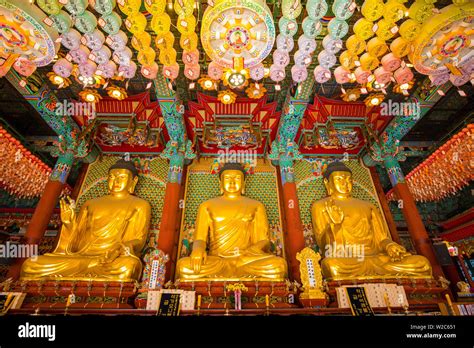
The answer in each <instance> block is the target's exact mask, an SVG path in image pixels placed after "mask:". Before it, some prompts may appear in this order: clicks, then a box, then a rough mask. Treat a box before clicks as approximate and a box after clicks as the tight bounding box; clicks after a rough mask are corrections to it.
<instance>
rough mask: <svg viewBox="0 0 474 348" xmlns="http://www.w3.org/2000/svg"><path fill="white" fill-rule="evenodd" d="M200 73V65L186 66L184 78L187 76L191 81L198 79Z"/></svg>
mask: <svg viewBox="0 0 474 348" xmlns="http://www.w3.org/2000/svg"><path fill="white" fill-rule="evenodd" d="M200 73H201V67H200V66H199V64H195V65H185V66H184V76H186V77H187V78H188V79H190V80H195V79H197V78H198V77H199V75H200Z"/></svg>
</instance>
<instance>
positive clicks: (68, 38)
mask: <svg viewBox="0 0 474 348" xmlns="http://www.w3.org/2000/svg"><path fill="white" fill-rule="evenodd" d="M61 45H63V46H64V47H66V48H67V49H68V50H77V49H78V48H79V47H80V46H81V34H80V33H79V32H78V31H77V30H76V29H70V30H69V31H68V32H66V33H64V34H62V35H61Z"/></svg>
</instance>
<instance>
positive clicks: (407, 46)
mask: <svg viewBox="0 0 474 348" xmlns="http://www.w3.org/2000/svg"><path fill="white" fill-rule="evenodd" d="M411 47H412V45H411V43H410V41H407V40H405V39H404V38H402V37H397V38H396V39H395V40H393V42H392V43H391V44H390V51H392V53H393V54H394V55H395V56H396V57H397V58H402V57H405V56H406V55H407V54H408V53H410V51H411Z"/></svg>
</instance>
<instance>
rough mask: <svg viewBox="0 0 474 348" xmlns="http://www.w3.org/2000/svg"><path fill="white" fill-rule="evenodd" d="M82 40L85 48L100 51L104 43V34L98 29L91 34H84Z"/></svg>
mask: <svg viewBox="0 0 474 348" xmlns="http://www.w3.org/2000/svg"><path fill="white" fill-rule="evenodd" d="M84 39H85V40H86V46H87V47H89V48H90V49H91V50H95V51H97V50H99V49H101V48H102V46H103V45H104V42H105V36H104V34H102V32H101V31H100V30H98V29H95V30H94V31H93V32H92V33H89V34H87V33H86V34H84Z"/></svg>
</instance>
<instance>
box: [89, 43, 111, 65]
mask: <svg viewBox="0 0 474 348" xmlns="http://www.w3.org/2000/svg"><path fill="white" fill-rule="evenodd" d="M91 55H94V56H95V59H94V61H95V62H96V63H97V64H104V63H107V62H108V61H109V59H110V56H111V55H112V52H111V51H110V49H109V48H108V47H107V46H102V47H101V48H100V49H99V50H97V51H92V53H91Z"/></svg>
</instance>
